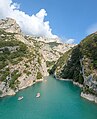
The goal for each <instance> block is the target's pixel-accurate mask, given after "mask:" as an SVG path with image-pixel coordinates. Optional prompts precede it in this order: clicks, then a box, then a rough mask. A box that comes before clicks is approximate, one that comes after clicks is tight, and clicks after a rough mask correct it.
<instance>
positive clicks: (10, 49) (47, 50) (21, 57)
mask: <svg viewBox="0 0 97 119" xmlns="http://www.w3.org/2000/svg"><path fill="white" fill-rule="evenodd" d="M72 47H74V45H69V44H63V43H61V42H59V39H48V38H44V37H35V36H26V35H25V34H23V33H22V31H21V29H20V27H19V25H18V24H17V23H16V21H15V20H14V19H11V18H7V19H2V20H0V97H3V96H6V95H13V94H15V93H16V92H17V91H19V90H20V89H23V88H26V87H28V86H31V85H33V84H34V83H35V82H38V81H42V80H43V77H45V76H48V75H49V74H48V72H49V70H50V69H51V68H52V66H53V65H54V64H55V62H56V61H57V60H58V59H59V57H60V56H62V55H63V53H64V52H66V51H68V50H69V49H71V48H72Z"/></svg>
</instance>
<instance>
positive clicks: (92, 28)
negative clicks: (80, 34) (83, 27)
mask: <svg viewBox="0 0 97 119" xmlns="http://www.w3.org/2000/svg"><path fill="white" fill-rule="evenodd" d="M96 31H97V23H96V24H93V25H91V26H90V27H89V28H88V29H87V31H86V32H87V34H88V35H89V34H92V33H94V32H96Z"/></svg>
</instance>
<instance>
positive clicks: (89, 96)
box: [55, 76, 97, 103]
mask: <svg viewBox="0 0 97 119" xmlns="http://www.w3.org/2000/svg"><path fill="white" fill-rule="evenodd" d="M55 77H56V76H55ZM56 79H57V80H60V81H70V82H72V83H73V85H76V86H78V87H80V88H83V85H82V84H79V83H78V82H74V81H73V80H72V79H62V78H57V77H56ZM80 96H81V97H82V98H84V99H87V100H89V101H91V102H94V103H97V97H96V96H95V95H92V94H86V93H83V92H81V94H80Z"/></svg>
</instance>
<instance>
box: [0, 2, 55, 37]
mask: <svg viewBox="0 0 97 119" xmlns="http://www.w3.org/2000/svg"><path fill="white" fill-rule="evenodd" d="M19 8H20V5H19V4H17V3H13V1H12V0H0V19H1V18H6V17H11V18H13V19H15V20H16V21H17V23H18V24H19V25H20V27H21V29H22V31H23V32H24V33H26V34H28V35H37V36H45V37H51V38H55V37H57V36H56V35H53V34H52V29H51V28H50V25H49V21H45V16H47V13H46V11H45V9H41V10H40V11H39V12H38V13H37V14H36V15H34V14H33V15H31V16H30V15H28V14H26V13H25V12H23V11H21V10H20V9H19Z"/></svg>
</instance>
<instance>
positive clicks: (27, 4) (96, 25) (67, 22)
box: [13, 0, 97, 43]
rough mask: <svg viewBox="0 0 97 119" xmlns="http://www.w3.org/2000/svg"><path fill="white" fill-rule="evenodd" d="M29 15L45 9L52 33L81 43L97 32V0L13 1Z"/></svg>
mask: <svg viewBox="0 0 97 119" xmlns="http://www.w3.org/2000/svg"><path fill="white" fill-rule="evenodd" d="M13 2H16V3H18V4H20V10H21V11H24V12H25V13H26V14H28V15H32V14H36V13H38V12H39V11H40V10H41V9H45V10H46V12H47V16H46V17H45V20H46V21H49V24H50V27H51V28H52V33H53V34H56V35H57V36H59V37H61V38H62V39H70V38H72V39H75V43H79V42H80V40H82V39H83V38H84V37H86V36H87V35H88V34H90V33H92V32H93V31H96V30H97V0H13Z"/></svg>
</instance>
